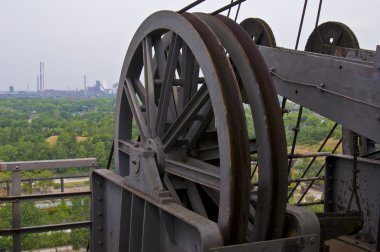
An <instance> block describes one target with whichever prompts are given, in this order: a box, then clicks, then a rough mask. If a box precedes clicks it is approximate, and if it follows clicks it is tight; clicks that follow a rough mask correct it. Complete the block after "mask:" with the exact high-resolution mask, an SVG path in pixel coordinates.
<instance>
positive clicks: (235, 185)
mask: <svg viewBox="0 0 380 252" xmlns="http://www.w3.org/2000/svg"><path fill="white" fill-rule="evenodd" d="M186 18H187V19H186ZM186 18H184V17H183V16H181V15H179V14H176V13H174V12H169V11H161V12H157V13H155V14H153V15H151V16H150V17H148V18H147V19H146V20H145V21H144V22H143V23H142V24H141V26H140V27H139V29H138V30H137V32H136V33H135V36H134V37H133V39H132V42H131V44H130V46H129V48H128V51H127V54H126V57H125V61H124V65H123V69H122V73H121V77H120V82H119V90H118V98H117V104H116V126H115V150H116V151H115V163H116V170H117V172H118V173H119V174H120V175H122V176H127V177H129V176H131V174H130V173H131V166H132V162H133V160H132V159H131V151H130V150H126V149H125V148H124V147H123V146H125V145H126V144H129V146H131V144H132V145H133V146H135V147H136V148H138V149H144V150H150V151H153V152H154V155H155V165H156V167H158V170H159V174H160V179H161V181H162V183H163V185H164V186H165V187H166V189H168V190H169V191H170V193H171V194H172V197H173V199H174V200H175V201H176V202H177V203H178V204H181V205H183V206H185V207H187V208H188V209H190V210H192V211H194V212H196V213H198V214H200V215H203V216H205V217H207V218H209V219H211V220H213V221H215V222H217V223H218V224H219V226H220V228H221V230H222V233H223V236H224V240H225V244H233V243H239V242H242V241H243V240H244V239H245V234H246V228H247V223H248V213H249V197H250V190H249V185H250V184H249V183H250V182H249V156H248V153H249V148H248V135H247V128H246V122H245V117H244V110H243V106H242V101H241V97H240V94H239V90H238V84H237V80H236V78H235V75H234V73H233V70H232V67H231V65H230V63H229V61H228V59H227V57H226V55H225V52H224V49H223V47H222V46H221V45H220V44H219V43H218V41H217V39H216V37H215V35H214V34H213V32H212V31H210V29H209V28H208V27H207V26H206V25H204V24H203V23H202V22H198V21H197V20H194V19H193V18H192V17H191V16H187V17H186ZM188 20H190V22H189V21H188ZM194 25H196V27H195V26H194ZM133 124H135V125H136V127H137V128H138V134H137V135H138V136H135V138H133V134H132V130H133ZM209 142H211V143H213V146H212V148H211V149H212V151H209V152H207V151H205V152H202V153H203V155H202V153H200V152H201V151H200V150H201V149H202V148H203V146H205V145H206V144H207V143H209ZM209 149H210V148H209ZM212 155H215V156H216V157H217V158H212Z"/></svg>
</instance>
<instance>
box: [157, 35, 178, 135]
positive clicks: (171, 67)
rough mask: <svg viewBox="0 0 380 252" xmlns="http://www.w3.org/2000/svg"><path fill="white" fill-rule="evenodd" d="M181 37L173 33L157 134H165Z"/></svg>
mask: <svg viewBox="0 0 380 252" xmlns="http://www.w3.org/2000/svg"><path fill="white" fill-rule="evenodd" d="M181 41H182V40H181V38H180V37H179V36H177V35H176V34H173V36H172V41H171V43H170V48H169V53H168V61H167V65H166V69H165V74H164V78H163V81H162V86H161V94H160V101H159V104H158V112H157V118H156V127H155V129H156V133H157V135H159V136H161V135H163V132H164V129H165V123H166V119H167V113H168V108H169V102H170V99H171V94H172V92H171V91H172V85H173V79H174V74H175V69H176V66H177V61H178V55H179V51H180V49H181V44H182V43H181Z"/></svg>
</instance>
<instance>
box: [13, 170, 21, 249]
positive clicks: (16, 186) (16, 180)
mask: <svg viewBox="0 0 380 252" xmlns="http://www.w3.org/2000/svg"><path fill="white" fill-rule="evenodd" d="M20 195H21V170H20V169H19V166H18V165H16V166H15V168H14V169H13V170H12V196H20ZM12 204H13V205H12V211H13V213H12V216H13V228H14V229H16V228H20V227H21V203H20V202H14V203H12ZM13 251H14V252H21V235H20V234H19V233H14V234H13Z"/></svg>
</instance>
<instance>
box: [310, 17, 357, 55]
mask: <svg viewBox="0 0 380 252" xmlns="http://www.w3.org/2000/svg"><path fill="white" fill-rule="evenodd" d="M326 45H327V46H339V47H347V48H359V42H358V40H357V39H356V36H355V34H354V33H353V31H352V30H351V29H350V28H349V27H348V26H346V25H345V24H342V23H339V22H326V23H323V24H320V25H319V26H318V27H316V28H315V29H314V30H313V32H312V33H311V35H310V37H309V39H308V40H307V43H306V46H305V51H308V52H317V53H324V54H332V53H330V52H328V51H325V50H326V49H327V48H326V47H325V46H326Z"/></svg>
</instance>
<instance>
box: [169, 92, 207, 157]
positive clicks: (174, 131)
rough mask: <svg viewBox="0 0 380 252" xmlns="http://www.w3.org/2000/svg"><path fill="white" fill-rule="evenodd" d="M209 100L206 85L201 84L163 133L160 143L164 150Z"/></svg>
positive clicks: (170, 145)
mask: <svg viewBox="0 0 380 252" xmlns="http://www.w3.org/2000/svg"><path fill="white" fill-rule="evenodd" d="M208 100H209V94H208V91H207V87H206V85H203V86H202V87H201V88H200V89H199V90H198V92H197V93H196V94H195V95H194V96H193V97H192V98H191V100H190V101H189V102H188V103H187V104H186V106H185V108H184V109H183V111H182V112H181V113H180V115H179V116H178V118H177V119H176V120H175V121H174V123H173V124H172V125H171V127H170V128H169V129H168V131H167V132H166V133H165V135H164V136H163V137H162V143H163V144H164V150H165V151H167V150H168V149H170V148H171V147H172V146H173V144H174V143H175V141H176V140H177V138H178V137H179V135H180V134H181V133H182V132H183V131H184V130H185V129H186V128H187V127H188V126H189V125H190V123H191V122H192V121H193V120H194V118H195V117H196V115H197V114H198V112H199V111H200V110H201V108H202V107H203V106H204V105H205V104H206V102H207V101H208Z"/></svg>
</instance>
